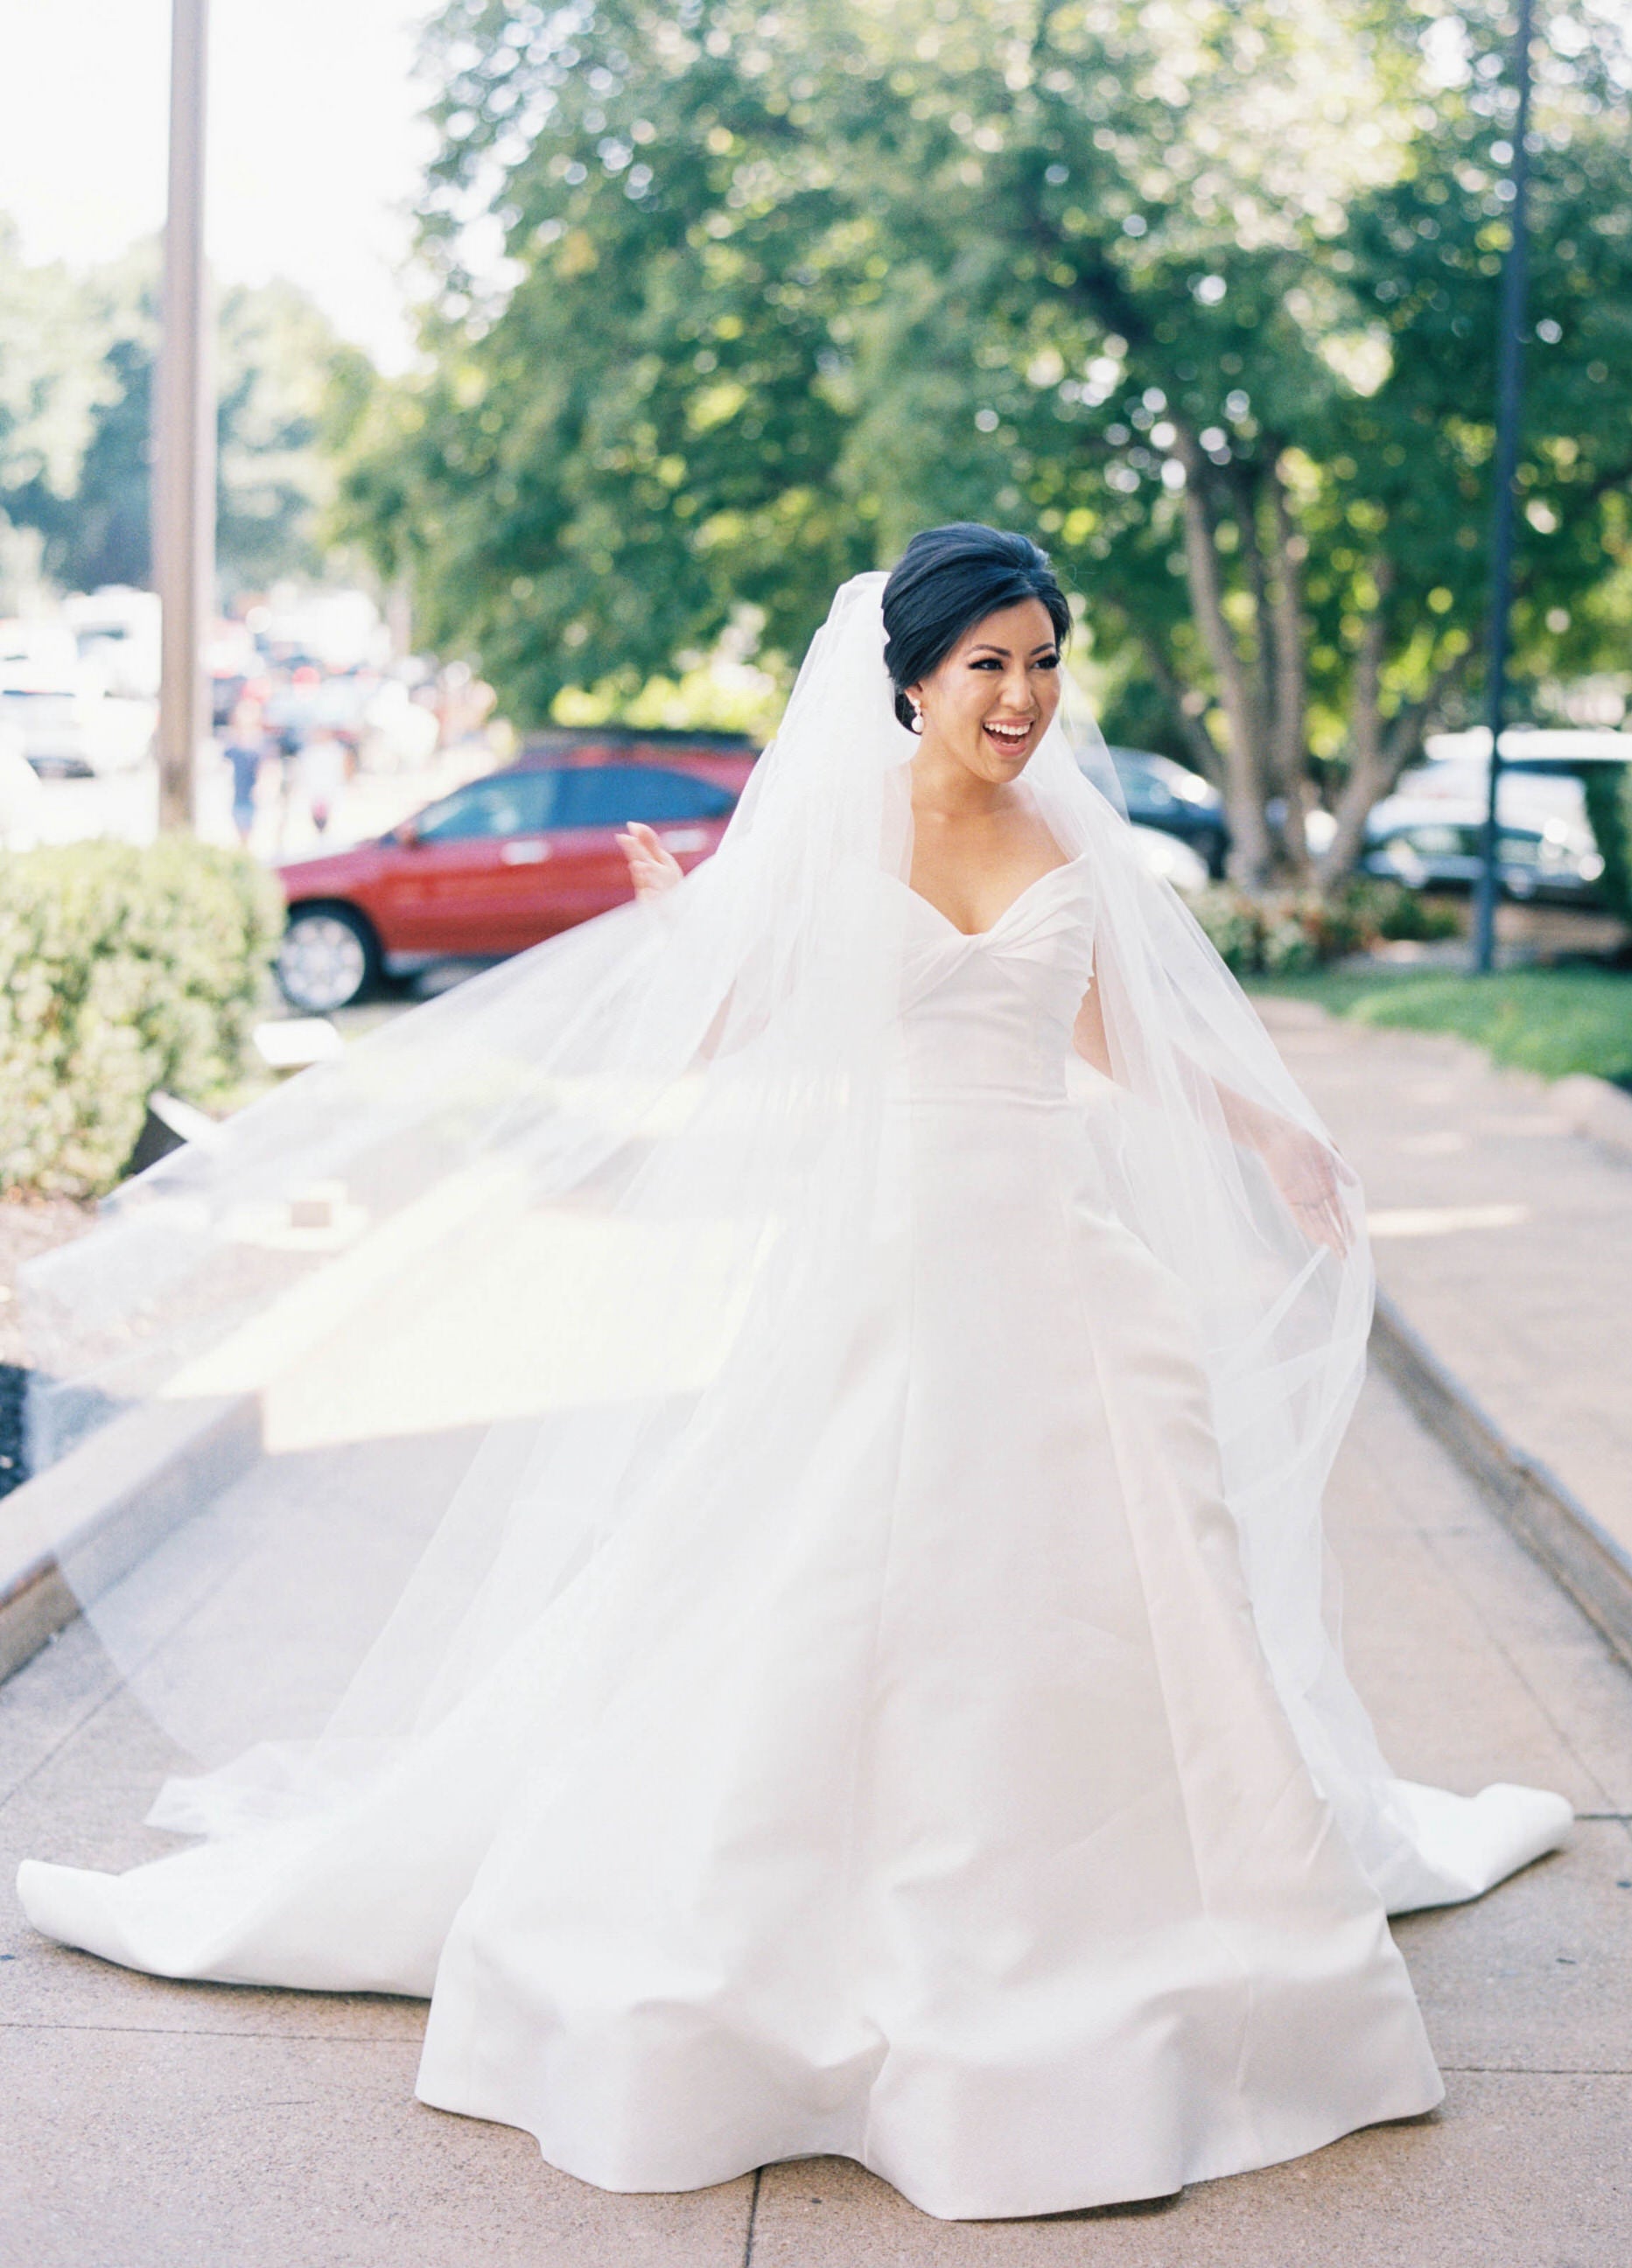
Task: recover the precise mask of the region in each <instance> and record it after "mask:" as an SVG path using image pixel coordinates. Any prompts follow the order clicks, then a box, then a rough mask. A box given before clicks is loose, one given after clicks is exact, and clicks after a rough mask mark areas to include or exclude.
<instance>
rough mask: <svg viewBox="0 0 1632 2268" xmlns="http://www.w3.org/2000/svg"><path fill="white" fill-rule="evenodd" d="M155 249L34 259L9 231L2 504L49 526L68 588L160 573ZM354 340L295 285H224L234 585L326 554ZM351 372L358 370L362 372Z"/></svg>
mask: <svg viewBox="0 0 1632 2268" xmlns="http://www.w3.org/2000/svg"><path fill="white" fill-rule="evenodd" d="M157 287H158V260H157V253H156V250H155V248H154V247H151V246H145V247H137V250H136V251H134V252H133V253H131V254H129V255H127V256H126V257H125V258H124V259H122V260H121V261H114V262H111V263H109V264H108V265H107V266H105V267H102V268H100V269H94V270H91V271H87V272H86V273H85V274H83V275H80V276H73V275H71V274H70V273H69V272H68V271H66V270H65V269H62V268H61V267H49V268H29V267H27V266H26V265H25V264H24V263H23V261H21V259H20V257H19V256H18V253H17V250H16V243H15V236H14V233H11V232H0V309H4V310H9V311H10V312H8V313H0V511H3V512H4V513H5V515H6V517H7V518H8V519H11V521H12V522H13V523H14V524H15V525H18V526H19V527H29V528H33V529H34V530H36V531H38V533H39V534H40V536H41V540H42V562H43V565H44V568H45V571H46V572H47V573H48V575H49V576H50V578H52V579H53V580H54V581H55V582H57V583H59V584H62V585H65V586H67V587H69V588H71V589H78V590H89V589H92V588H94V587H95V586H96V585H99V584H102V583H135V584H142V583H145V582H147V581H148V580H149V578H150V576H151V527H150V498H149V487H150V479H151V454H150V435H151V392H152V372H153V359H154V356H155V353H156V351H157V346H158V322H157V314H156V292H157ZM357 359H358V350H356V349H353V348H346V347H343V345H342V343H341V342H340V341H339V340H338V338H337V337H336V334H335V332H334V331H333V329H332V328H331V327H330V325H329V322H328V320H327V319H326V318H325V317H324V316H323V315H322V314H321V313H320V311H319V310H318V309H317V307H316V306H314V304H313V302H312V301H311V300H310V299H308V298H306V295H305V294H304V293H302V292H300V291H297V290H296V289H295V287H294V286H293V285H292V284H284V283H274V284H267V285H263V286H260V287H257V288H255V289H248V288H245V287H242V286H239V287H235V288H233V289H232V290H230V291H227V292H225V294H224V295H223V297H222V301H221V306H220V310H219V316H218V339H217V382H218V415H217V431H218V485H217V560H218V572H219V576H220V580H221V584H222V586H223V589H224V592H225V595H226V596H228V597H231V596H232V595H233V594H234V593H236V592H239V591H241V590H244V589H253V588H256V587H260V586H262V585H265V584H266V583H267V582H269V581H270V580H271V579H272V578H274V577H275V576H277V575H283V574H292V573H299V572H313V571H316V570H317V568H318V567H319V566H320V564H321V546H320V543H319V537H318V526H319V519H320V515H321V512H322V510H323V508H324V507H325V505H326V504H327V503H328V501H329V494H330V490H331V486H332V472H331V467H330V461H329V456H328V454H327V453H326V451H325V449H324V447H323V446H322V437H323V433H324V431H325V430H326V419H327V418H328V416H329V394H330V391H331V388H332V387H333V386H334V384H335V382H336V373H337V372H338V370H339V368H340V367H341V365H346V366H347V367H348V368H349V367H351V365H354V364H355V362H356V360H357ZM353 382H355V380H353Z"/></svg>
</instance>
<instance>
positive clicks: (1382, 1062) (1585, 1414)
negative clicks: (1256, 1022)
mask: <svg viewBox="0 0 1632 2268" xmlns="http://www.w3.org/2000/svg"><path fill="white" fill-rule="evenodd" d="M1258 1005H1259V1009H1260V1011H1261V1012H1262V1013H1263V1015H1264V1017H1265V1020H1266V1022H1267V1023H1268V1024H1269V1026H1270V1028H1271V1029H1272V1031H1273V1032H1274V1035H1275V1037H1276V1039H1277V1041H1278V1042H1280V1045H1281V1050H1282V1052H1283V1053H1284V1055H1285V1056H1286V1058H1287V1060H1288V1062H1289V1064H1290V1065H1291V1067H1292V1069H1293V1071H1295V1072H1296V1074H1297V1077H1298V1079H1300V1080H1301V1081H1302V1083H1303V1086H1305V1087H1306V1088H1307V1090H1308V1092H1309V1094H1311V1096H1312V1098H1313V1100H1314V1101H1315V1103H1316V1105H1317V1107H1318V1108H1319V1110H1320V1111H1321V1113H1322V1114H1323V1116H1325V1118H1326V1122H1327V1123H1328V1124H1329V1125H1330V1126H1331V1128H1332V1130H1333V1133H1334V1134H1335V1135H1336V1137H1337V1139H1338V1141H1339V1142H1340V1145H1342V1148H1343V1150H1344V1152H1345V1153H1346V1155H1347V1156H1348V1158H1349V1159H1350V1160H1352V1162H1353V1163H1354V1164H1355V1166H1356V1167H1358V1169H1359V1172H1360V1176H1361V1179H1362V1182H1363V1183H1364V1185H1365V1191H1366V1203H1367V1208H1368V1211H1369V1213H1370V1220H1371V1231H1372V1236H1373V1238H1374V1240H1375V1243H1376V1249H1377V1273H1378V1276H1379V1278H1380V1280H1381V1282H1382V1284H1383V1285H1384V1287H1385V1290H1386V1291H1388V1292H1390V1293H1391V1294H1392V1296H1393V1298H1394V1299H1395V1300H1396V1301H1397V1302H1398V1304H1399V1307H1401V1308H1402V1309H1403V1310H1404V1313H1405V1315H1406V1319H1407V1322H1411V1323H1413V1324H1414V1325H1415V1327H1416V1329H1418V1331H1420V1332H1421V1334H1422V1337H1424V1338H1425V1339H1426V1340H1427V1341H1428V1343H1429V1346H1430V1347H1432V1348H1433V1350H1434V1351H1435V1353H1436V1354H1437V1355H1438V1356H1439V1357H1440V1359H1441V1360H1442V1361H1443V1362H1444V1363H1445V1364H1447V1365H1448V1366H1449V1367H1450V1368H1451V1370H1452V1371H1454V1372H1455V1373H1456V1374H1457V1376H1458V1378H1460V1379H1462V1380H1463V1381H1465V1382H1466V1384H1467V1385H1469V1386H1470V1387H1471V1388H1473V1392H1474V1394H1475V1395H1477V1396H1478V1398H1479V1399H1480V1400H1481V1402H1482V1403H1484V1405H1485V1408H1486V1409H1487V1410H1488V1411H1489V1412H1490V1414H1491V1416H1492V1417H1493V1418H1495V1420H1496V1422H1497V1424H1498V1425H1501V1426H1502V1427H1503V1431H1504V1432H1506V1433H1507V1434H1508V1435H1509V1437H1510V1439H1511V1440H1515V1441H1517V1442H1518V1445H1519V1447H1521V1448H1525V1449H1527V1450H1529V1451H1530V1453H1531V1454H1532V1455H1533V1456H1538V1457H1540V1459H1541V1460H1542V1461H1543V1462H1544V1463H1546V1464H1549V1465H1551V1466H1552V1468H1553V1469H1554V1472H1556V1473H1557V1474H1558V1475H1559V1476H1560V1477H1561V1479H1562V1480H1563V1481H1564V1483H1565V1484H1566V1485H1567V1486H1568V1487H1569V1488H1571V1489H1572V1490H1574V1491H1575V1492H1576V1494H1577V1496H1578V1497H1579V1498H1580V1499H1581V1500H1582V1501H1583V1502H1584V1504H1585V1505H1586V1506H1587V1508H1588V1510H1589V1511H1591V1512H1592V1513H1595V1514H1596V1515H1597V1517H1598V1518H1599V1520H1600V1521H1602V1522H1603V1523H1604V1525H1605V1526H1606V1528H1609V1530H1610V1531H1611V1533H1612V1534H1613V1535H1615V1536H1617V1537H1618V1538H1619V1540H1620V1541H1621V1543H1623V1544H1626V1545H1627V1546H1628V1547H1629V1548H1632V1157H1628V1156H1627V1155H1626V1154H1625V1153H1624V1152H1621V1153H1616V1152H1612V1151H1610V1150H1608V1149H1603V1148H1600V1147H1599V1146H1598V1145H1596V1144H1594V1143H1592V1142H1591V1141H1589V1140H1587V1139H1586V1138H1585V1137H1584V1136H1582V1135H1578V1134H1574V1133H1572V1132H1571V1131H1570V1130H1569V1123H1568V1121H1567V1120H1566V1118H1565V1116H1564V1115H1563V1113H1562V1111H1561V1110H1560V1109H1559V1108H1558V1107H1557V1105H1556V1104H1555V1103H1554V1102H1553V1101H1552V1100H1551V1099H1550V1096H1549V1092H1548V1089H1547V1086H1546V1085H1545V1083H1544V1082H1543V1081H1542V1080H1540V1079H1532V1078H1530V1077H1528V1076H1527V1075H1526V1074H1525V1073H1523V1072H1519V1071H1503V1070H1499V1069H1498V1068H1497V1067H1496V1066H1495V1065H1494V1064H1492V1063H1491V1062H1490V1061H1489V1059H1488V1057H1486V1056H1484V1055H1483V1054H1482V1053H1481V1051H1480V1050H1479V1049H1475V1048H1473V1047H1470V1046H1468V1045H1466V1043H1465V1042H1462V1041H1460V1040H1455V1039H1449V1038H1444V1037H1440V1036H1438V1035H1432V1034H1427V1033H1414V1032H1393V1031H1384V1030H1368V1029H1367V1028H1366V1027H1364V1026H1362V1025H1357V1024H1349V1023H1344V1022H1340V1021H1337V1020H1333V1019H1332V1018H1328V1017H1326V1016H1324V1015H1322V1014H1321V1013H1320V1012H1319V1011H1318V1009H1312V1008H1311V1007H1310V1006H1309V1005H1307V1004H1305V1003H1303V1002H1301V1001H1290V1000H1275V999H1273V998H1271V999H1263V1000H1260V1001H1259V1003H1258Z"/></svg>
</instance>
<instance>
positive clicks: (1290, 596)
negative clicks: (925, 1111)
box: [1269, 462, 1312, 879]
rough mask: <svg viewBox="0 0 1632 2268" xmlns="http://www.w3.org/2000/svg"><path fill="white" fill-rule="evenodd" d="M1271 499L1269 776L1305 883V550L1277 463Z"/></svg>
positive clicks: (1291, 855)
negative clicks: (1281, 802)
mask: <svg viewBox="0 0 1632 2268" xmlns="http://www.w3.org/2000/svg"><path fill="white" fill-rule="evenodd" d="M1269 499H1270V512H1271V525H1272V531H1273V537H1274V550H1273V553H1272V559H1273V577H1272V583H1271V612H1270V625H1271V628H1272V630H1273V633H1274V711H1273V715H1274V723H1273V725H1272V728H1271V736H1270V742H1271V750H1272V777H1273V778H1274V783H1275V785H1276V787H1277V788H1278V789H1279V791H1280V793H1281V798H1282V799H1283V800H1284V802H1285V805H1286V820H1285V823H1284V825H1283V826H1282V828H1281V836H1282V839H1283V842H1284V844H1285V849H1286V858H1287V863H1288V865H1289V867H1290V868H1291V870H1292V872H1293V873H1294V874H1296V875H1297V876H1298V877H1299V878H1300V879H1306V878H1307V877H1308V874H1309V871H1310V858H1309V836H1308V831H1307V825H1306V822H1307V820H1308V816H1309V810H1310V805H1311V800H1312V799H1311V794H1310V779H1309V755H1308V749H1307V747H1306V746H1305V740H1304V728H1305V724H1306V717H1307V710H1308V703H1309V688H1308V675H1307V667H1306V662H1305V647H1306V641H1307V637H1308V626H1307V624H1306V623H1305V622H1304V620H1303V551H1304V548H1305V547H1304V544H1303V538H1302V536H1301V535H1300V534H1298V532H1297V530H1296V527H1294V526H1293V524H1292V514H1291V511H1290V509H1289V505H1288V503H1287V492H1286V488H1285V485H1284V483H1283V482H1282V481H1281V470H1280V466H1279V463H1278V462H1277V463H1276V464H1275V465H1274V466H1272V468H1270V474H1269Z"/></svg>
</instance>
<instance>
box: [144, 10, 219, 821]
mask: <svg viewBox="0 0 1632 2268" xmlns="http://www.w3.org/2000/svg"><path fill="white" fill-rule="evenodd" d="M209 22H210V0H171V15H170V201H169V206H168V210H167V211H166V217H165V279H164V304H163V310H162V335H161V337H160V341H159V389H158V401H157V404H156V408H157V417H156V421H155V423H156V431H155V434H154V442H155V446H154V453H153V579H154V583H155V585H157V588H158V591H159V600H160V602H161V605H162V608H163V630H162V637H163V644H162V648H161V655H160V664H159V825H160V827H162V828H189V827H191V825H192V824H193V806H194V774H195V771H196V765H197V759H198V748H199V744H200V742H201V741H202V740H203V738H204V735H205V733H207V732H208V730H209V726H210V712H209V707H208V703H207V698H206V688H205V683H204V672H203V650H202V649H203V632H204V625H205V623H206V622H207V621H208V619H209V616H210V613H211V612H212V611H213V607H214V596H215V388H214V385H213V383H212V377H213V373H212V369H211V365H212V362H213V357H212V356H211V353H210V307H209V298H208V290H207V285H206V282H205V276H204V94H205V86H206V83H207V78H208V36H209Z"/></svg>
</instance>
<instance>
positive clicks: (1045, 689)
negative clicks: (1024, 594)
mask: <svg viewBox="0 0 1632 2268" xmlns="http://www.w3.org/2000/svg"><path fill="white" fill-rule="evenodd" d="M907 691H908V697H909V699H911V700H912V701H914V702H916V703H919V705H920V707H921V711H922V714H923V719H924V747H925V749H926V751H927V752H929V753H931V754H933V755H937V756H940V757H942V758H945V757H952V758H954V759H955V760H956V762H959V763H961V764H964V765H965V766H966V767H967V768H968V770H971V772H973V773H974V774H975V775H976V776H977V777H978V778H980V779H983V780H988V781H990V782H992V783H993V784H995V785H999V786H1001V784H1003V783H1004V782H1006V781H1008V780H1012V779H1018V778H1019V777H1020V775H1021V773H1022V772H1023V771H1024V770H1025V768H1026V765H1027V763H1028V762H1030V758H1031V756H1032V755H1034V754H1035V753H1036V750H1037V747H1038V742H1039V741H1040V740H1042V738H1043V735H1044V733H1046V732H1047V730H1048V727H1049V725H1050V724H1051V722H1052V718H1053V714H1054V711H1055V710H1056V709H1058V707H1059V706H1060V642H1059V640H1058V639H1057V638H1056V637H1055V636H1054V626H1053V624H1052V622H1050V621H1049V619H1048V609H1047V608H1046V607H1045V606H1044V604H1043V602H1042V600H1040V599H1023V600H1021V602H1020V604H1019V605H1018V606H1016V607H1004V608H1001V609H1000V611H999V612H998V613H996V614H994V615H986V616H985V618H984V619H983V620H982V621H980V622H976V623H975V624H974V626H973V628H972V629H971V630H965V631H964V635H963V637H961V638H959V640H958V642H957V644H956V645H955V646H954V647H953V649H952V651H951V652H950V653H949V654H948V656H947V658H946V659H945V660H944V661H943V662H942V664H941V666H939V668H938V669H936V670H935V671H934V673H933V674H931V675H930V676H928V677H927V678H925V679H924V680H923V681H922V682H921V684H918V685H913V686H910V687H909V688H908V689H907Z"/></svg>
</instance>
